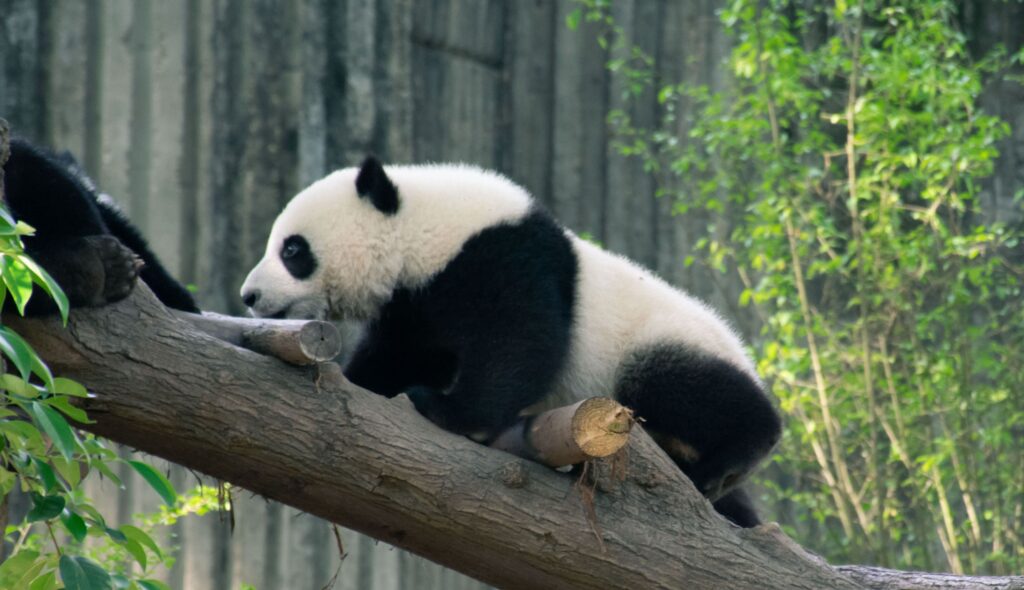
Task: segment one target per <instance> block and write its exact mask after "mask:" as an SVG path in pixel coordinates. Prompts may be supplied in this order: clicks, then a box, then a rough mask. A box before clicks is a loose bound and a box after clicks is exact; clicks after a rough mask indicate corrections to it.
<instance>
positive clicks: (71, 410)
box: [43, 395, 95, 424]
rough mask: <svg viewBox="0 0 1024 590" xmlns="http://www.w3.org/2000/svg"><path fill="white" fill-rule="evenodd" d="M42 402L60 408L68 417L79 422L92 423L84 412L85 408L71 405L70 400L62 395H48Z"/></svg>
mask: <svg viewBox="0 0 1024 590" xmlns="http://www.w3.org/2000/svg"><path fill="white" fill-rule="evenodd" d="M43 403H44V404H46V405H48V406H50V407H52V408H56V409H58V410H60V411H61V412H62V413H64V415H66V416H67V417H68V418H71V419H72V420H74V421H75V422H78V423H79V424H93V423H95V421H94V420H90V419H89V416H88V415H87V414H86V413H85V410H83V409H82V408H79V407H77V406H73V405H71V401H70V400H69V399H68V398H66V397H64V396H62V395H61V396H57V397H50V398H47V399H45V400H43Z"/></svg>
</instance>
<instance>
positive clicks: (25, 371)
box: [0, 325, 36, 381]
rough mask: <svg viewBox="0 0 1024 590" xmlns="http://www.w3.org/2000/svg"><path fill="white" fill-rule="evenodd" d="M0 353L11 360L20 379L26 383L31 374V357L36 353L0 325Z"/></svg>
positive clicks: (9, 330)
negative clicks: (19, 374)
mask: <svg viewBox="0 0 1024 590" xmlns="http://www.w3.org/2000/svg"><path fill="white" fill-rule="evenodd" d="M0 352H3V353H4V356H6V357H7V358H9V359H11V362H12V363H14V366H15V367H16V368H17V369H18V372H19V373H21V378H22V379H24V380H26V381H28V378H29V375H31V374H32V357H34V356H36V353H35V351H34V350H32V347H31V346H29V345H28V343H27V342H25V340H23V339H22V337H21V336H19V335H18V334H17V333H16V332H15V331H14V330H11V329H10V328H8V327H7V326H2V325H0Z"/></svg>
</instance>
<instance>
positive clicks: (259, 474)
mask: <svg viewBox="0 0 1024 590" xmlns="http://www.w3.org/2000/svg"><path fill="white" fill-rule="evenodd" d="M4 320H5V323H9V325H11V326H12V327H13V328H14V329H15V330H17V331H18V332H19V333H21V334H23V335H24V336H25V337H26V339H28V340H29V341H30V343H31V344H32V345H33V346H34V347H35V348H36V350H38V351H39V352H40V354H41V355H42V356H43V357H44V358H45V359H46V360H47V361H48V362H49V363H50V366H51V368H53V369H54V370H55V371H56V372H57V374H61V375H65V376H68V377H72V378H75V379H78V380H79V381H81V382H82V383H84V384H85V385H86V386H87V387H88V388H89V389H90V390H92V391H94V392H95V393H96V396H95V397H94V398H91V399H88V400H85V401H84V403H85V404H86V409H87V410H88V411H89V415H90V417H91V418H92V419H94V420H95V423H93V424H90V425H87V426H83V428H87V429H88V430H91V431H93V432H95V433H97V434H99V435H101V436H105V437H108V438H110V439H112V440H114V441H117V442H121V443H124V444H127V445H130V446H133V447H136V448H138V449H140V450H143V451H146V452H149V453H152V454H154V455H157V456H160V457H164V458H166V459H168V460H170V461H174V462H176V463H180V464H182V465H184V466H186V467H189V468H191V469H195V470H197V471H201V472H204V473H207V474H210V475H212V476H214V477H217V478H220V479H223V480H226V481H230V482H232V483H234V484H236V485H239V486H241V487H244V488H247V489H249V490H252V491H254V492H256V493H258V494H262V495H264V496H266V497H268V498H272V499H275V500H278V501H281V502H284V503H286V504H289V505H291V506H294V507H296V508H299V509H301V510H304V511H307V512H309V513H311V514H314V515H317V516H321V517H323V518H326V519H328V520H330V521H333V522H336V523H338V524H341V525H344V526H347V527H350V528H353V529H356V530H359V531H362V532H365V533H367V534H369V535H371V536H374V537H376V538H378V539H381V540H384V541H386V542H388V543H391V544H393V545H396V546H399V547H403V548H405V549H409V550H411V551H414V552H416V553H418V554H420V555H423V556H425V557H427V558H429V559H432V560H434V561H437V562H438V563H441V564H443V565H446V566H448V567H451V568H454V569H457V570H459V571H461V572H463V573H466V574H468V575H470V576H473V577H476V578H478V579H480V580H482V581H485V582H487V583H490V584H493V585H496V586H499V587H505V588H570V589H571V588H580V589H582V588H665V589H677V588H682V587H686V588H692V589H697V590H700V589H704V588H716V589H717V588H738V589H742V588H757V589H762V588H806V589H820V588H834V589H840V590H842V589H848V588H863V587H879V588H882V587H885V588H889V587H893V586H892V585H889V586H872V585H871V584H872V582H871V581H870V579H869V577H868V576H866V575H865V576H864V577H862V578H857V577H856V576H855V572H857V571H861V570H856V569H855V570H847V569H844V570H842V571H840V570H837V569H835V568H832V567H830V566H829V565H828V564H826V563H824V562H823V561H822V560H821V559H819V558H816V557H814V556H813V555H811V554H809V553H808V552H807V551H805V550H803V549H801V548H800V547H799V546H798V545H796V544H795V543H794V542H793V541H792V540H790V539H788V537H786V536H785V535H784V534H783V533H782V532H781V530H780V529H779V528H778V527H777V526H775V525H764V526H761V527H757V528H754V529H739V528H737V527H734V526H732V525H730V524H729V523H727V522H726V521H725V520H724V519H723V518H721V517H720V516H718V515H717V514H716V513H715V512H714V511H713V510H712V508H711V506H710V504H709V503H708V502H707V500H705V499H704V498H703V497H702V496H701V495H700V494H699V493H698V492H697V491H696V490H695V489H694V488H693V486H692V484H691V483H690V482H689V481H688V480H687V479H686V478H685V477H684V476H683V475H682V474H681V473H680V472H679V471H678V469H677V468H676V467H675V466H674V465H673V464H672V462H671V461H670V460H669V458H668V457H667V456H666V455H665V454H664V453H663V452H662V451H661V450H660V449H659V448H658V447H657V446H656V445H655V444H654V442H653V441H652V440H651V439H650V437H648V436H647V435H646V434H645V433H643V431H642V429H640V428H634V430H633V432H632V434H631V436H630V443H629V445H628V447H627V453H628V463H627V464H626V467H625V473H626V477H625V479H623V480H621V481H618V480H612V479H611V478H609V481H605V482H604V483H601V484H599V485H598V486H597V488H596V491H595V494H594V496H593V506H592V508H593V511H592V512H591V511H589V510H587V509H586V507H585V506H584V505H583V503H582V501H581V499H580V495H579V494H578V492H577V491H576V489H575V484H576V480H575V478H574V477H573V476H571V475H569V474H562V473H558V472H555V471H553V470H551V469H549V468H547V467H544V466H541V465H538V464H536V463H532V462H529V461H524V460H522V459H519V458H516V457H513V456H511V455H508V454H506V453H502V452H500V451H497V450H495V449H491V448H487V447H485V446H482V445H478V444H476V443H474V442H472V441H470V440H468V439H466V438H463V437H459V436H455V435H452V434H450V433H447V432H444V431H442V430H440V429H438V428H436V427H435V426H434V425H433V424H431V423H430V422H429V421H427V420H426V419H424V418H423V417H421V416H420V415H419V414H417V413H416V412H415V410H414V408H413V407H412V405H411V404H410V403H409V402H408V399H407V398H405V397H404V396H399V397H397V398H394V399H391V400H388V399H385V398H383V397H381V396H378V395H375V394H372V393H370V392H367V391H365V390H362V389H360V388H358V387H355V386H353V385H352V384H350V383H348V382H347V381H346V380H345V379H344V377H343V376H342V375H341V373H340V369H339V368H338V366H337V365H336V364H334V363H325V364H321V365H317V366H313V367H295V366H289V365H286V364H284V363H281V362H279V361H277V360H276V359H273V358H269V357H265V356H262V355H259V354H256V353H254V352H251V351H249V350H245V349H242V348H238V347H235V346H231V345H229V344H227V343H225V342H223V341H221V340H218V339H217V338H214V337H212V336H210V335H207V334H205V333H203V332H201V331H198V330H196V329H195V328H194V327H193V326H192V325H191V324H189V323H187V322H184V321H181V320H179V319H177V318H176V317H174V316H173V315H172V314H170V313H169V312H168V311H167V310H166V309H165V308H164V307H163V306H161V305H160V304H159V302H157V301H156V299H155V298H154V297H153V295H152V293H150V292H149V291H148V289H146V288H145V286H144V285H139V287H138V288H137V289H136V290H135V291H134V293H133V294H132V295H131V296H130V297H129V298H127V299H125V300H124V301H121V302H119V303H116V304H113V305H110V306H107V307H104V308H99V309H80V310H76V311H73V312H72V314H71V318H70V320H69V323H68V327H67V329H62V328H61V326H60V322H59V321H58V320H56V319H54V318H49V319H31V320H27V319H23V318H16V317H7V318H4ZM598 471H600V469H599V470H598ZM588 513H590V514H594V515H596V518H597V523H596V524H597V526H593V524H594V523H592V522H591V521H590V520H589V518H588ZM598 535H600V539H599V538H598ZM889 575H890V579H895V578H896V577H898V576H902V575H904V574H901V573H899V572H891V573H890V574H889ZM905 579H906V580H908V584H906V585H902V586H899V587H901V588H918V587H920V588H929V587H934V586H927V585H920V586H915V585H913V584H911V583H910V582H909V581H912V580H916V579H917V578H916V577H907V578H905ZM962 580H965V581H970V580H979V578H973V579H972V578H962ZM980 580H985V581H986V583H987V581H988V580H991V579H983V578H982V579H980ZM1021 583H1024V582H1022V581H1021V579H1020V578H1016V579H1012V578H1004V579H1000V581H998V582H995V583H994V584H990V585H986V586H983V587H985V588H1020V584H1021ZM966 584H967V582H965V585H964V586H963V587H981V586H969V585H966Z"/></svg>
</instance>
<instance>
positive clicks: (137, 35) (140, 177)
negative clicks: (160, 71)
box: [128, 0, 153, 235]
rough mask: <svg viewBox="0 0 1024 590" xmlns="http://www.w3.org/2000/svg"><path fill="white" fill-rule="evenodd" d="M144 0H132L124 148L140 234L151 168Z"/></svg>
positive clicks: (148, 30) (149, 35)
mask: <svg viewBox="0 0 1024 590" xmlns="http://www.w3.org/2000/svg"><path fill="white" fill-rule="evenodd" d="M152 8H153V7H152V4H151V3H150V2H148V1H147V0H135V2H133V3H132V28H131V55H132V94H131V96H132V103H131V123H130V128H129V129H130V139H129V141H130V149H129V150H128V192H129V199H130V200H131V211H132V220H133V221H134V222H135V224H136V225H137V226H138V227H139V229H141V230H142V233H143V235H150V234H151V226H150V217H149V200H150V189H151V182H152V179H151V177H150V173H151V171H152V168H153V161H152V138H153V127H152V126H153V77H152V76H153V73H152V63H151V62H152V59H151V51H152V47H153V11H152Z"/></svg>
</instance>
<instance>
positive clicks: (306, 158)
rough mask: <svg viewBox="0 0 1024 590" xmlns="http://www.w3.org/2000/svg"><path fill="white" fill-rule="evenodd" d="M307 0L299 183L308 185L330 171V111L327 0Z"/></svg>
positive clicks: (303, 11) (302, 19)
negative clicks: (326, 95) (326, 91)
mask: <svg viewBox="0 0 1024 590" xmlns="http://www.w3.org/2000/svg"><path fill="white" fill-rule="evenodd" d="M325 1H326V0H304V1H303V2H302V4H301V5H300V7H299V10H300V15H299V18H300V23H299V25H300V27H301V57H300V63H299V67H300V75H301V84H302V92H301V96H300V100H301V106H300V111H299V131H298V133H299V139H298V144H299V145H298V150H299V153H298V157H299V173H298V181H299V185H301V186H306V185H308V184H310V183H311V182H313V181H314V180H316V179H318V178H320V177H322V176H323V175H324V174H325V173H326V172H327V171H328V165H327V160H326V157H327V153H326V150H327V131H326V128H325V127H326V125H327V112H326V104H325V103H324V83H325V80H326V72H325V70H326V67H327V29H326V27H325V26H324V2H325Z"/></svg>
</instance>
